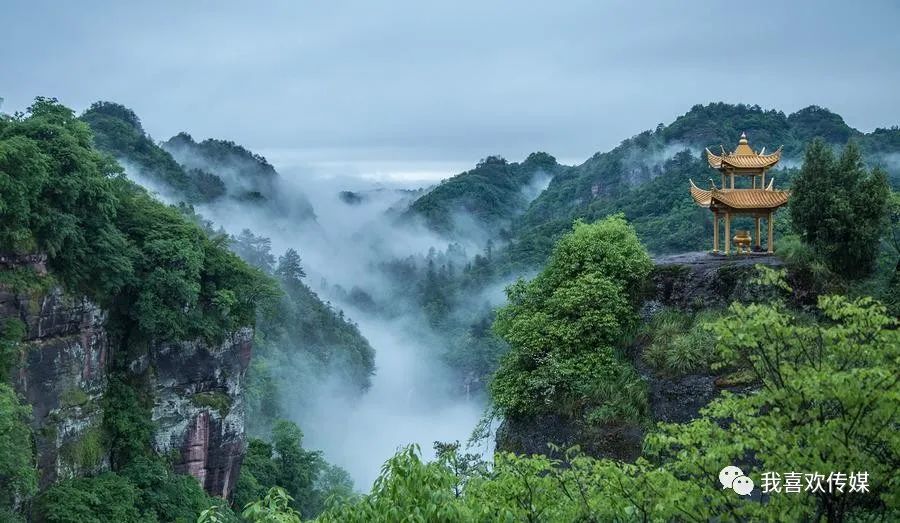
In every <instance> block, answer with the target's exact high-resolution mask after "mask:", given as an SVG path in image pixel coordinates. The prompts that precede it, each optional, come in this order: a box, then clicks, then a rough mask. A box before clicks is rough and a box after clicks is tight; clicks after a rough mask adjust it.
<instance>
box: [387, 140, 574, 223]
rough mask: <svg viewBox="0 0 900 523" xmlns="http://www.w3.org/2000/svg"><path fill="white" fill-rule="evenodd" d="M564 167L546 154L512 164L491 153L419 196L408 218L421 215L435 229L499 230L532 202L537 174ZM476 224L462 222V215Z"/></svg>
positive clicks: (536, 154)
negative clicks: (530, 191)
mask: <svg viewBox="0 0 900 523" xmlns="http://www.w3.org/2000/svg"><path fill="white" fill-rule="evenodd" d="M563 169H564V167H563V166H561V165H559V164H558V163H556V158H554V157H552V156H550V155H549V154H547V153H532V154H531V155H529V156H528V158H526V159H525V161H524V162H522V163H509V162H507V161H506V160H504V159H503V158H501V157H499V156H488V157H487V158H485V159H483V160H481V161H480V162H479V163H478V165H477V166H476V167H475V168H474V169H472V170H470V171H466V172H464V173H461V174H458V175H456V176H454V177H452V178H450V179H449V180H445V181H443V182H441V184H440V185H438V186H437V187H435V188H434V189H432V190H430V191H429V192H428V193H426V194H425V195H424V196H422V197H421V198H419V199H417V200H416V201H415V202H414V203H413V204H412V205H411V206H410V208H409V209H408V210H407V212H406V214H405V218H407V219H411V218H413V217H421V218H422V219H423V220H424V221H425V224H426V225H427V226H428V227H429V228H431V229H432V230H435V231H438V232H442V233H452V232H454V231H456V232H464V233H467V234H470V233H471V230H468V231H467V229H471V228H472V226H475V227H481V228H484V229H485V230H486V231H491V232H498V231H499V230H500V229H501V228H503V227H508V226H509V220H510V219H512V218H513V217H515V216H516V215H518V214H521V213H522V212H523V211H524V210H525V207H526V206H527V205H528V203H529V195H527V194H526V192H527V191H526V188H527V186H528V185H529V184H530V183H532V182H533V181H534V179H535V177H536V176H538V175H541V174H543V175H545V176H553V175H555V174H557V173H559V172H560V171H561V170H563ZM463 213H464V215H465V217H466V219H472V220H473V223H462V222H460V221H459V218H460V216H462V215H463Z"/></svg>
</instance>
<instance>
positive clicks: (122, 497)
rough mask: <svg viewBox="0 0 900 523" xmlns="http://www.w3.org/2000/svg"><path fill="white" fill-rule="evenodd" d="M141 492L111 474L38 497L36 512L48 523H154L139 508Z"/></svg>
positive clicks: (81, 480)
mask: <svg viewBox="0 0 900 523" xmlns="http://www.w3.org/2000/svg"><path fill="white" fill-rule="evenodd" d="M138 496H139V492H138V490H137V489H136V488H135V487H134V485H132V484H131V483H130V482H129V481H128V480H127V479H125V478H123V477H121V476H119V475H117V474H115V473H112V472H107V473H105V474H101V475H100V476H97V477H95V478H75V479H69V480H66V481H62V482H60V483H57V484H56V485H53V486H52V487H50V488H49V489H47V490H46V491H45V492H43V493H41V495H40V496H38V498H37V500H36V502H35V507H34V512H35V516H36V519H37V520H38V521H45V522H47V523H107V522H110V521H116V522H121V523H153V522H155V521H156V518H155V517H153V516H151V515H150V514H147V513H144V512H143V511H142V510H141V509H139V508H138V505H137V502H138V499H139V498H138Z"/></svg>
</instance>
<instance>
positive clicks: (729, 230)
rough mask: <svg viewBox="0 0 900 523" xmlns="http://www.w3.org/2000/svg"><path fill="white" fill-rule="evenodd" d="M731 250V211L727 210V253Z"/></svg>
mask: <svg viewBox="0 0 900 523" xmlns="http://www.w3.org/2000/svg"><path fill="white" fill-rule="evenodd" d="M730 252H731V213H730V212H728V211H725V255H726V256H727V255H728V253H730Z"/></svg>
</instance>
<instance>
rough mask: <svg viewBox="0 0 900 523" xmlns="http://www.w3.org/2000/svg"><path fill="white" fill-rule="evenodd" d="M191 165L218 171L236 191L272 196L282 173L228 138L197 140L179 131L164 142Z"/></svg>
mask: <svg viewBox="0 0 900 523" xmlns="http://www.w3.org/2000/svg"><path fill="white" fill-rule="evenodd" d="M160 147H162V148H163V149H164V150H165V151H166V152H168V153H169V154H171V155H172V157H173V158H175V160H177V161H178V163H180V164H181V165H183V166H184V167H185V168H187V169H200V170H206V171H209V172H214V173H216V175H217V176H219V177H220V178H221V179H222V180H223V181H224V182H225V185H226V186H227V187H228V189H229V192H231V193H233V194H235V195H241V194H244V193H253V192H258V193H260V194H261V195H263V196H266V197H268V196H271V195H272V193H273V186H274V182H275V180H276V179H277V178H278V173H277V172H275V168H274V167H272V165H271V164H270V163H269V162H268V161H267V160H266V159H265V158H263V157H262V156H260V155H258V154H254V153H252V152H250V151H248V150H247V149H245V148H244V147H242V146H240V145H238V144H236V143H234V142H231V141H227V140H215V139H212V138H210V139H206V140H203V141H202V142H199V143H198V142H195V141H194V139H193V138H192V137H191V135H190V134H188V133H186V132H181V133H178V134H177V135H175V136H173V137H172V138H169V140H167V141H165V142H162V143H161V144H160Z"/></svg>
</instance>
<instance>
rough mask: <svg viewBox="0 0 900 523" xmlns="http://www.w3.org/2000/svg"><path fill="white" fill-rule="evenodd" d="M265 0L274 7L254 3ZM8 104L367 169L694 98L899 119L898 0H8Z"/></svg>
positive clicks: (623, 118) (608, 130) (606, 136)
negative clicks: (108, 106) (101, 105)
mask: <svg viewBox="0 0 900 523" xmlns="http://www.w3.org/2000/svg"><path fill="white" fill-rule="evenodd" d="M262 4H266V5H265V6H263V5H262ZM0 20H2V25H0V26H2V29H0V97H3V98H5V102H4V104H3V106H2V110H3V111H4V112H12V111H14V110H21V109H23V108H24V107H26V106H27V105H28V103H29V102H30V100H31V99H32V98H33V97H34V96H36V95H44V96H55V97H57V98H59V99H60V100H61V101H62V102H63V103H65V104H67V105H69V106H71V107H73V108H75V109H76V110H78V111H79V112H80V111H81V110H83V109H84V108H86V107H87V106H88V105H89V104H90V103H91V102H93V101H95V100H101V99H102V100H111V101H116V102H120V103H122V104H125V105H126V106H128V107H131V108H132V109H134V110H135V111H136V112H137V113H138V115H139V116H140V117H141V119H142V120H143V122H144V127H145V128H146V129H147V130H148V131H149V132H150V133H151V134H152V136H153V137H154V138H156V139H166V138H168V137H169V136H171V135H173V134H175V133H177V132H179V131H182V130H186V131H188V132H190V133H191V134H192V135H193V136H194V137H195V138H206V137H221V138H227V139H232V140H235V141H237V142H239V143H241V144H244V145H246V146H247V147H249V148H251V149H254V150H258V151H263V152H264V153H265V154H268V155H269V156H271V157H272V160H273V162H276V165H278V164H279V163H283V164H284V163H290V162H295V163H303V162H312V163H316V164H320V165H331V166H334V167H335V168H337V169H340V168H342V166H344V165H346V164H350V163H354V162H355V163H356V164H358V165H362V166H364V167H362V169H363V170H364V171H369V172H368V173H367V174H370V175H371V174H372V173H375V174H376V175H378V176H380V175H384V176H387V175H389V174H391V172H390V171H391V170H392V169H400V170H402V169H406V170H407V171H409V172H413V173H418V172H421V173H422V174H423V176H426V175H427V174H428V172H431V171H436V172H440V171H442V170H453V169H456V168H457V167H458V166H462V167H465V166H468V165H471V164H473V163H474V162H475V161H477V160H478V159H479V158H482V157H484V156H486V155H488V154H501V155H503V156H505V157H507V158H509V159H511V160H519V159H521V158H522V157H524V156H525V155H527V154H528V153H529V152H531V151H535V150H544V151H547V152H549V153H551V154H554V155H555V156H557V157H558V158H560V159H561V160H564V161H568V162H581V161H583V160H584V159H585V158H587V157H588V156H590V155H591V154H593V153H594V152H596V151H598V150H607V149H609V148H611V147H613V146H615V145H616V144H617V143H618V142H620V141H621V140H622V139H624V138H627V137H629V136H631V135H634V134H635V133H638V132H640V131H642V130H644V129H648V128H652V127H654V126H655V125H656V124H657V123H660V122H665V123H668V122H671V121H672V120H673V119H674V118H675V117H676V116H678V115H679V114H683V113H684V112H686V111H687V110H688V109H690V107H691V106H692V105H694V104H697V103H707V102H710V101H719V100H723V101H728V102H746V103H756V104H760V105H762V106H763V107H766V108H778V109H781V110H783V111H785V112H792V111H795V110H797V109H799V108H801V107H805V106H807V105H810V104H818V105H822V106H825V107H828V108H830V109H832V110H833V111H835V112H838V113H840V114H841V115H843V116H844V118H845V119H846V120H847V122H848V123H849V124H850V125H852V126H854V127H857V128H859V129H861V130H865V131H868V130H871V129H873V128H875V127H883V126H890V125H895V124H900V94H898V93H900V91H898V85H900V30H898V25H900V24H898V22H900V3H898V2H891V1H884V2H876V1H872V2H864V3H857V2H849V1H847V2H824V1H817V2H749V1H745V2H675V1H665V2H599V1H584V2H565V1H552V2H551V1H545V2H530V1H521V0H520V1H515V2H513V1H502V2H501V1H498V2H488V1H486V0H482V1H476V2H468V1H461V0H454V1H451V2H442V3H440V5H439V4H438V2H424V1H410V2H392V1H381V2H374V1H368V2H364V1H361V2H340V1H330V2H299V1H295V2H241V3H230V2H213V1H197V2H94V1H84V0H82V1H79V2H65V1H56V2H44V1H34V0H30V1H17V0H16V1H10V0H3V1H2V2H0Z"/></svg>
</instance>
